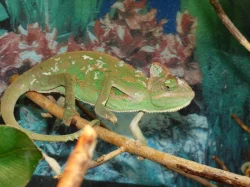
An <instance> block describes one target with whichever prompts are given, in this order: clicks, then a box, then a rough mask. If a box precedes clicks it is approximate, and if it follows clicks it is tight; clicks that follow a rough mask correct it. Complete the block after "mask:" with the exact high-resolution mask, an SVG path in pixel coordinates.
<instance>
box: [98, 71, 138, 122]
mask: <svg viewBox="0 0 250 187" xmlns="http://www.w3.org/2000/svg"><path fill="white" fill-rule="evenodd" d="M112 87H115V88H117V89H119V90H120V91H122V92H123V93H125V94H127V95H128V96H130V97H132V98H134V99H135V100H137V99H141V98H142V97H140V96H141V94H140V93H138V90H137V89H136V88H135V87H134V86H133V87H132V86H128V84H126V83H125V82H124V81H122V80H119V79H118V78H115V77H109V75H108V74H107V75H106V77H105V79H104V83H103V85H102V89H101V91H100V93H99V96H98V99H97V101H96V104H95V113H96V114H97V115H98V116H100V117H102V118H104V119H107V120H109V121H111V122H112V123H116V122H117V117H116V116H115V115H114V114H113V112H111V111H109V110H107V109H106V108H105V104H106V103H107V101H108V98H109V95H110V91H111V88H112Z"/></svg>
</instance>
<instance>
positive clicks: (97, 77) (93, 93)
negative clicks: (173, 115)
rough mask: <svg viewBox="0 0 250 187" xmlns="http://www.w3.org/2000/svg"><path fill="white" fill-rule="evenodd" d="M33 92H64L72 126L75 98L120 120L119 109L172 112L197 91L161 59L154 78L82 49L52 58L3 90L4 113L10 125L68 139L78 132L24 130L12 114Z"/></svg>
mask: <svg viewBox="0 0 250 187" xmlns="http://www.w3.org/2000/svg"><path fill="white" fill-rule="evenodd" d="M29 90H33V91H38V92H51V91H53V92H55V91H56V92H60V93H62V94H65V98H66V102H65V112H64V117H63V119H64V122H65V124H66V125H69V124H70V121H71V118H72V116H73V115H74V114H75V102H74V99H75V98H77V99H78V100H80V101H83V102H86V103H89V104H92V105H95V112H96V113H97V114H98V115H99V116H101V117H103V118H105V119H108V120H110V121H111V122H114V123H115V122H117V118H116V116H115V115H114V114H113V113H112V112H111V111H116V112H133V111H145V112H173V111H178V110H180V109H182V108H183V107H185V106H187V105H188V104H189V103H190V102H191V100H192V99H193V98H194V92H193V90H192V89H191V88H190V86H189V85H188V84H187V83H186V82H185V81H184V80H182V79H179V78H177V77H175V76H173V75H172V73H171V72H170V71H169V70H168V69H167V68H166V67H165V66H163V65H162V64H160V63H152V65H151V68H150V77H149V78H147V77H146V76H145V75H144V74H143V73H142V72H140V71H138V70H135V69H134V68H133V67H132V66H130V65H128V64H126V63H124V62H123V61H122V60H119V59H117V58H115V57H113V56H110V55H108V54H105V53H100V52H93V51H79V52H70V53H65V54H60V55H57V56H55V57H52V58H50V59H48V60H46V61H44V62H41V63H40V64H39V65H37V66H35V67H33V68H32V69H30V70H29V71H27V72H25V73H24V74H22V75H21V76H20V77H19V78H18V79H17V80H16V81H14V83H12V84H11V85H10V86H9V88H7V90H6V91H5V93H4V96H3V98H2V104H1V111H2V116H3V119H4V121H5V123H6V124H7V125H11V126H14V127H16V128H19V129H20V130H23V131H24V132H26V133H27V134H28V135H29V136H30V138H32V139H34V140H41V141H67V140H70V139H74V138H76V137H77V136H78V135H79V134H80V131H79V132H76V133H74V134H69V135H63V136H52V135H42V134H37V133H33V132H30V131H27V130H24V129H23V128H21V127H20V126H19V124H18V123H17V122H16V120H15V118H14V115H13V112H14V106H15V103H16V101H17V99H18V98H19V96H20V95H22V94H24V93H25V92H27V91H29Z"/></svg>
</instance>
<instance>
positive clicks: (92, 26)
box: [0, 0, 250, 186]
mask: <svg viewBox="0 0 250 187" xmlns="http://www.w3.org/2000/svg"><path fill="white" fill-rule="evenodd" d="M220 2H221V4H222V6H223V8H224V9H225V11H226V13H227V14H228V15H229V17H230V18H231V20H232V21H233V22H234V23H235V24H236V26H237V27H238V28H239V29H240V30H241V31H242V33H243V34H244V35H245V36H246V37H247V38H250V36H249V35H250V32H249V28H250V24H248V23H250V20H249V19H250V12H249V9H250V2H249V1H248V0H241V1H233V0H230V1H228V0H223V1H222V0H221V1H220ZM138 9H139V10H140V11H137V10H138ZM106 14H108V15H109V17H106V16H105V15H106ZM165 19H167V23H166V21H165ZM0 36H1V37H0V92H1V94H2V93H3V91H4V89H5V88H6V87H7V85H8V79H9V77H10V76H11V75H13V74H15V73H22V72H24V71H26V70H27V69H29V68H30V67H31V66H34V65H35V64H37V63H39V62H41V61H43V60H45V59H47V58H49V57H50V56H53V55H55V54H57V53H60V52H66V51H73V50H99V51H104V52H107V53H110V54H112V55H114V56H117V57H119V58H122V59H124V60H125V61H126V62H127V63H130V64H132V65H134V66H136V67H137V68H139V69H141V70H142V71H144V72H145V73H146V74H147V73H148V67H149V66H150V63H151V62H152V61H159V62H161V63H163V64H165V65H166V66H167V67H169V68H171V70H172V71H173V72H174V73H175V74H176V75H177V76H179V77H182V78H184V79H186V80H187V81H188V82H189V83H190V84H191V85H192V87H193V88H194V90H195V92H196V98H195V101H194V102H193V103H192V104H191V105H190V106H189V107H188V108H186V109H184V110H182V111H181V112H180V114H181V115H182V118H181V117H180V116H178V115H176V114H175V115H174V114H172V115H170V116H169V115H167V114H148V115H145V118H144V119H143V121H142V124H141V126H142V130H143V132H144V134H145V136H146V137H147V139H148V144H149V146H151V147H154V148H155V149H158V150H161V151H165V152H168V153H171V154H174V155H177V156H180V157H183V158H187V159H190V160H194V161H197V162H200V163H204V164H206V165H210V166H214V167H216V165H215V163H214V161H213V160H212V159H211V157H212V155H216V156H218V157H220V158H221V159H222V160H223V161H224V162H225V163H226V165H227V166H228V167H229V168H230V170H231V171H232V172H235V173H240V166H241V165H242V164H243V163H244V162H245V161H247V159H248V155H247V152H248V150H247V149H248V135H247V133H246V132H244V131H243V130H242V129H241V128H239V127H238V126H237V125H236V123H235V122H234V121H233V120H232V119H231V114H232V113H233V112H234V113H236V114H237V115H238V116H239V117H240V118H241V119H242V120H243V121H244V122H245V123H246V124H250V118H249V113H250V88H249V83H250V74H249V71H250V59H249V53H248V52H247V51H246V50H245V49H244V48H243V47H241V46H240V44H238V42H237V41H236V40H235V39H234V38H233V37H232V36H231V34H230V33H229V32H228V31H227V30H226V29H225V27H224V26H223V25H222V23H221V21H220V20H219V19H218V17H217V15H216V14H215V12H214V11H213V9H212V7H211V6H210V4H209V2H208V1H200V0H182V1H178V0H148V1H144V0H143V1H136V2H134V1H133V0H126V1H114V0H109V1H104V0H96V1H92V0H72V1H67V0H53V1H48V0H45V1H44V0H30V1H27V0H26V1H19V0H1V1H0ZM22 101H23V100H21V101H20V102H19V105H18V107H19V110H18V113H19V118H20V120H19V123H20V124H22V125H23V126H24V127H25V128H29V129H31V130H34V131H38V132H47V131H46V124H47V123H48V121H47V120H46V119H43V118H41V116H40V112H41V110H40V109H39V108H35V109H34V107H35V106H34V105H32V104H29V105H27V104H26V105H24V104H23V102H22ZM133 116H134V114H121V115H118V117H119V121H120V123H119V125H118V126H117V127H114V126H112V125H109V127H110V128H112V129H113V130H114V131H116V132H118V133H120V134H123V135H126V136H130V132H129V131H128V124H129V121H130V120H131V119H132V118H133ZM27 122H29V123H27ZM51 123H52V122H51ZM57 123H60V122H57ZM59 130H60V131H67V132H68V131H69V130H68V129H65V128H64V127H60V128H59ZM50 132H51V131H50ZM54 132H55V131H52V132H51V133H54ZM39 145H40V146H41V147H42V148H43V149H44V150H45V151H47V153H49V154H50V155H51V156H54V157H56V158H57V159H58V160H59V161H60V162H61V163H62V164H63V163H64V161H65V159H66V157H67V155H68V154H69V151H70V150H71V149H72V145H73V143H66V144H61V143H57V144H56V143H53V144H46V143H40V144H39ZM113 149H114V147H112V146H110V145H107V144H105V143H104V142H100V143H99V144H98V146H97V153H96V156H98V155H102V154H104V153H107V152H109V151H111V150H113ZM36 174H39V175H50V174H52V173H51V170H50V168H49V167H48V166H47V165H46V163H43V162H42V163H41V164H40V166H39V167H38V168H37V171H36ZM86 178H87V179H91V180H105V181H116V182H126V183H127V182H129V183H136V184H147V185H165V186H188V185H190V186H195V185H196V186H199V185H198V184H197V183H195V182H193V181H191V180H188V179H186V178H183V177H181V176H179V175H177V174H176V173H172V172H170V171H167V170H165V168H162V167H161V166H159V165H158V164H155V163H152V162H150V161H147V160H146V161H143V162H139V161H138V160H137V159H136V157H134V156H132V155H130V154H128V153H124V154H123V155H122V156H119V157H117V158H115V159H113V160H112V161H111V162H108V163H106V164H104V165H102V166H100V167H98V168H96V169H92V170H90V171H89V172H88V173H87V176H86Z"/></svg>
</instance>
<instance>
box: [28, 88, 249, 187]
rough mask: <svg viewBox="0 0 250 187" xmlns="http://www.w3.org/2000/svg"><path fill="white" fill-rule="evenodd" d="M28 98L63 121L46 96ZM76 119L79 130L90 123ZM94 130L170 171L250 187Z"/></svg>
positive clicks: (215, 171)
mask: <svg viewBox="0 0 250 187" xmlns="http://www.w3.org/2000/svg"><path fill="white" fill-rule="evenodd" d="M27 96H28V97H29V98H30V99H31V100H32V101H34V102H35V103H36V104H38V105H39V106H41V107H43V108H44V109H46V110H48V111H49V112H50V113H51V114H53V115H54V116H56V117H58V118H60V119H62V117H63V108H61V107H59V106H57V105H55V104H54V103H52V102H51V101H50V100H49V99H47V98H46V97H45V96H43V95H41V94H38V93H34V92H30V93H27ZM74 119H75V120H77V123H76V125H77V127H78V128H83V127H84V126H85V125H87V124H88V121H87V120H85V119H82V118H81V117H80V116H77V115H76V116H75V117H74ZM94 129H95V131H96V133H97V135H98V137H99V138H100V139H102V140H104V141H106V142H108V143H111V144H114V145H116V146H118V147H124V149H125V151H126V152H129V153H132V154H135V155H137V156H140V157H143V158H145V159H149V160H152V161H155V162H157V163H159V164H162V165H164V166H165V167H167V168H168V169H171V170H174V171H180V173H181V172H184V173H186V174H191V175H195V176H199V177H202V178H207V179H209V180H214V181H217V182H221V183H225V184H229V185H235V186H238V187H240V186H250V178H248V177H246V176H241V175H237V174H234V173H231V172H228V171H223V170H220V169H216V168H212V167H209V166H206V165H202V164H199V163H196V162H193V161H189V160H186V159H183V158H179V157H177V156H173V155H170V154H168V153H163V152H160V151H157V150H155V149H153V148H149V147H147V146H143V145H138V143H137V142H136V141H134V140H131V139H128V138H125V137H123V136H121V135H119V134H116V133H114V132H111V131H109V130H107V129H104V128H102V127H100V126H94Z"/></svg>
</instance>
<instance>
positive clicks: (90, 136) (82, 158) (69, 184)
mask: <svg viewBox="0 0 250 187" xmlns="http://www.w3.org/2000/svg"><path fill="white" fill-rule="evenodd" d="M95 145H96V132H95V131H94V129H93V128H92V127H91V126H89V125H87V126H85V127H84V129H83V132H82V135H81V136H80V138H79V139H78V141H77V143H76V146H75V148H74V150H73V152H72V154H71V155H70V156H69V158H68V161H67V163H66V166H65V169H64V172H63V174H62V176H61V177H60V179H59V182H58V185H57V187H74V186H80V185H81V183H82V181H83V178H84V175H85V173H86V171H87V170H88V163H89V161H90V160H91V158H92V156H93V151H94V148H95Z"/></svg>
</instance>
